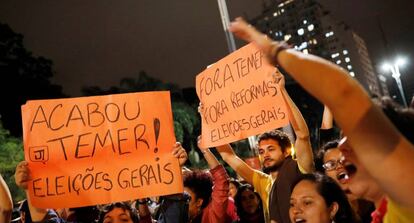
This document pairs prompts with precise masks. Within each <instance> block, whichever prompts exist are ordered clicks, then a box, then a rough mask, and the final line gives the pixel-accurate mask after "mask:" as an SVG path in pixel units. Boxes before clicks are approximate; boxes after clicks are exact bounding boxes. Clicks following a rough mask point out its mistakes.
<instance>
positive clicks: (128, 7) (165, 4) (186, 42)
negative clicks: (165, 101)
mask: <svg viewBox="0 0 414 223" xmlns="http://www.w3.org/2000/svg"><path fill="white" fill-rule="evenodd" d="M320 2H321V3H322V4H323V5H325V6H326V8H327V9H329V10H331V13H332V15H333V16H335V17H336V18H338V19H339V20H343V21H345V22H346V23H347V24H349V25H350V26H351V27H352V28H353V29H354V30H355V31H356V32H357V33H358V34H359V35H360V36H361V37H363V38H364V39H365V41H366V42H367V44H368V50H369V53H370V55H371V59H372V60H373V62H374V66H376V67H379V65H380V63H382V61H383V60H384V59H385V57H386V56H387V55H389V54H392V53H396V52H398V53H399V54H401V55H405V56H406V57H408V59H409V61H410V63H409V64H408V65H407V66H406V67H405V68H403V69H401V73H402V75H403V85H404V87H405V90H406V92H407V93H408V95H407V98H410V95H412V94H413V92H414V72H413V71H412V70H413V68H414V66H413V64H414V19H412V10H413V9H414V2H413V1H410V0H393V1H389V0H388V1H381V0H321V1H320ZM262 4H263V0H262V1H259V0H249V1H248V0H228V1H227V6H228V9H229V14H230V17H231V18H235V17H237V16H244V17H246V16H247V18H253V17H255V16H256V15H258V14H259V13H260V12H261V9H262ZM379 21H380V22H379ZM0 22H3V23H7V24H9V25H10V27H11V28H12V29H13V30H14V31H15V32H17V33H21V34H23V35H24V37H25V38H24V43H25V46H26V48H27V49H29V50H30V51H32V52H33V53H34V54H35V55H39V56H44V57H46V58H48V59H51V60H52V61H53V62H54V66H53V67H54V69H55V71H56V75H55V77H54V79H53V82H54V83H56V84H60V85H62V86H63V90H64V92H65V93H67V94H69V95H71V96H79V95H80V94H81V92H80V89H81V87H82V86H92V85H98V86H101V87H103V88H106V87H109V86H113V85H118V83H119V80H120V79H121V78H123V77H133V76H134V75H137V74H138V72H139V71H140V70H145V71H146V72H147V73H148V74H149V75H150V76H153V77H156V78H159V79H162V80H163V81H166V82H173V83H177V84H179V85H180V86H181V87H190V86H194V81H195V76H196V75H197V74H198V73H199V72H201V71H202V70H203V69H204V68H205V67H206V66H207V65H209V64H211V63H213V62H215V61H217V60H219V59H220V58H222V57H224V56H225V55H226V54H227V53H228V52H227V45H226V40H225V36H224V33H223V28H222V24H221V20H220V15H219V10H218V5H217V1H214V0H208V1H207V0H195V1H194V0H171V1H154V0H134V1H133V0H123V1H103V0H88V1H83V0H82V1H81V0H76V1H68V0H60V1H52V0H40V1H18V0H7V1H6V0H0ZM380 23H381V25H382V27H383V30H384V33H385V39H386V41H387V42H388V51H387V50H386V47H385V45H386V44H385V41H384V38H383V36H382V34H381V32H380V29H379V24H380ZM387 52H388V53H387ZM378 70H379V69H378Z"/></svg>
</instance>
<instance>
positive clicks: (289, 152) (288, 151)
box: [283, 148, 292, 158]
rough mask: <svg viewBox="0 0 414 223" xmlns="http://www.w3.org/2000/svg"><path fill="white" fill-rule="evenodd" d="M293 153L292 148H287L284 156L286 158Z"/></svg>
mask: <svg viewBox="0 0 414 223" xmlns="http://www.w3.org/2000/svg"><path fill="white" fill-rule="evenodd" d="M291 153H292V151H291V148H286V149H285V152H283V155H284V156H285V158H286V157H288V156H290V155H291Z"/></svg>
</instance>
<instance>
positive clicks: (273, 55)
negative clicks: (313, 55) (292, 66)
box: [268, 41, 290, 67]
mask: <svg viewBox="0 0 414 223" xmlns="http://www.w3.org/2000/svg"><path fill="white" fill-rule="evenodd" d="M287 49H290V47H289V45H288V44H287V43H286V42H284V41H282V42H276V41H274V42H273V43H272V49H271V50H270V55H268V59H269V61H270V63H271V64H273V65H274V66H276V67H280V65H279V61H278V60H277V57H278V56H279V53H280V52H282V51H283V50H287Z"/></svg>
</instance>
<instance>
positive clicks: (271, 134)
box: [257, 130, 292, 152]
mask: <svg viewBox="0 0 414 223" xmlns="http://www.w3.org/2000/svg"><path fill="white" fill-rule="evenodd" d="M266 139H273V140H275V141H276V142H278V143H279V146H280V148H281V149H282V152H285V151H286V149H289V148H290V147H291V146H292V142H291V141H290V139H289V136H288V135H287V134H286V133H284V132H282V131H280V130H272V131H268V132H265V133H262V134H260V135H259V136H258V138H257V143H260V142H261V141H262V140H266Z"/></svg>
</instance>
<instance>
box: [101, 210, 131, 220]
mask: <svg viewBox="0 0 414 223" xmlns="http://www.w3.org/2000/svg"><path fill="white" fill-rule="evenodd" d="M119 215H127V216H128V217H130V216H129V212H128V211H127V210H124V209H122V208H114V209H112V210H111V211H110V212H108V213H107V214H106V215H105V218H106V217H116V216H119Z"/></svg>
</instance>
